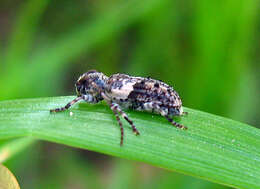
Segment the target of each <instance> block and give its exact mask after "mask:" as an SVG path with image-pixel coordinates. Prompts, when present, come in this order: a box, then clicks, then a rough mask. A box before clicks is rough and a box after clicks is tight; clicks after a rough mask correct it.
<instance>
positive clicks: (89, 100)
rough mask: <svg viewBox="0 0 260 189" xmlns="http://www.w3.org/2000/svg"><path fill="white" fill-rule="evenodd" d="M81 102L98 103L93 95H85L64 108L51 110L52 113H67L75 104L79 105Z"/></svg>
mask: <svg viewBox="0 0 260 189" xmlns="http://www.w3.org/2000/svg"><path fill="white" fill-rule="evenodd" d="M80 100H84V101H86V102H89V103H97V102H98V101H97V99H96V98H94V97H93V96H92V95H89V94H87V95H83V96H79V97H77V98H75V99H74V100H72V101H70V102H69V103H68V104H67V105H66V106H64V107H61V108H56V109H52V110H50V112H51V113H53V112H62V111H65V110H67V109H69V108H70V107H71V106H72V105H73V104H75V103H77V102H78V101H80Z"/></svg>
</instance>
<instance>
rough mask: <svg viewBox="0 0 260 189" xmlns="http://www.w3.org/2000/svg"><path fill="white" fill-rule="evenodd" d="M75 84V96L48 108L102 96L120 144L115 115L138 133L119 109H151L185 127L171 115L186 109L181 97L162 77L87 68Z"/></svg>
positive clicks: (174, 123)
mask: <svg viewBox="0 0 260 189" xmlns="http://www.w3.org/2000/svg"><path fill="white" fill-rule="evenodd" d="M75 86H76V92H77V96H78V97H77V98H75V99H74V100H72V101H71V102H69V103H68V104H67V105H66V106H64V107H61V108H57V109H53V110H50V111H51V112H60V111H64V110H66V109H69V108H70V107H71V106H72V105H73V104H75V103H76V102H78V101H80V100H84V101H86V102H89V103H98V102H99V101H102V100H105V101H106V102H107V104H108V105H109V106H110V108H111V110H112V111H113V113H114V114H115V116H116V119H117V122H118V124H119V126H120V129H121V142H120V144H121V145H122V144H123V136H124V130H123V125H122V122H121V121H120V118H119V115H121V116H122V117H123V118H124V119H125V120H126V121H127V122H128V123H129V124H130V125H131V126H132V130H133V132H134V133H135V134H136V135H139V131H138V130H137V129H136V127H135V125H134V123H133V121H132V120H131V119H130V118H129V117H128V116H127V114H126V113H125V112H124V111H123V110H122V109H134V110H139V111H148V112H154V113H157V114H160V115H162V116H164V117H165V118H166V119H167V120H168V121H169V122H170V123H171V124H172V125H174V126H175V127H177V128H181V129H187V127H185V126H183V125H181V124H179V123H176V122H175V121H174V120H173V119H172V117H173V116H181V115H183V114H186V112H183V109H182V101H181V99H180V97H179V95H178V93H177V92H176V91H175V90H174V89H173V88H172V87H170V86H169V85H167V84H166V83H164V82H162V81H158V80H155V79H151V78H143V77H132V76H129V75H125V74H114V75H112V76H110V77H107V76H106V75H104V74H103V73H101V72H98V71H95V70H91V71H88V72H87V73H84V74H83V75H81V76H80V77H79V79H78V81H77V82H76V84H75Z"/></svg>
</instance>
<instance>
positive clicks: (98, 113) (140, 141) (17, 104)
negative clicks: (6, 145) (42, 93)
mask: <svg viewBox="0 0 260 189" xmlns="http://www.w3.org/2000/svg"><path fill="white" fill-rule="evenodd" d="M73 98H74V97H57V98H38V99H27V100H14V101H2V102H0V139H1V138H6V137H18V136H34V137H36V138H39V139H43V140H47V141H52V142H57V143H61V144H66V145H69V146H74V147H80V148H83V149H89V150H93V151H97V152H101V153H104V154H109V155H113V156H118V157H122V158H126V159H131V160H137V161H142V162H146V163H149V164H152V165H155V166H158V167H162V168H166V169H169V170H175V171H178V172H182V173H185V174H188V175H193V176H196V177H200V178H203V179H206V180H210V181H214V182H217V183H220V184H224V185H228V186H234V187H238V188H258V187H260V171H259V170H260V131H259V129H256V128H254V127H251V126H249V125H247V124H243V123H240V122H236V121H233V120H230V119H227V118H223V117H219V116H215V115H212V114H208V113H204V112H200V111H197V110H192V109H188V108H185V111H187V112H188V113H189V114H188V115H187V116H182V117H181V118H176V121H177V122H180V123H182V124H184V125H185V126H187V127H188V130H186V131H184V130H180V129H176V128H174V127H172V126H171V125H170V124H169V123H168V122H167V120H165V119H164V118H163V117H161V116H159V115H154V114H150V113H143V112H135V111H130V110H129V111H127V113H128V115H129V117H130V118H131V119H132V120H133V121H134V123H135V125H136V126H137V128H138V130H139V131H140V136H135V135H134V134H133V133H132V130H131V127H130V126H129V125H128V123H127V122H125V121H124V120H122V121H123V125H124V129H125V136H124V145H123V146H122V147H120V145H119V143H120V130H119V126H118V125H117V122H116V119H115V118H114V116H113V114H112V112H111V111H110V109H109V107H108V106H106V105H105V103H101V104H96V105H90V104H86V103H84V102H82V103H79V104H77V105H75V106H74V107H72V108H71V109H70V110H68V111H66V112H61V113H55V114H50V112H49V110H50V109H53V108H57V107H60V106H64V105H65V104H66V103H67V102H69V101H70V100H72V99H73ZM70 112H72V113H73V114H72V115H71V114H70Z"/></svg>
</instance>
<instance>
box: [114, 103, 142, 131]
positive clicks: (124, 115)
mask: <svg viewBox="0 0 260 189" xmlns="http://www.w3.org/2000/svg"><path fill="white" fill-rule="evenodd" d="M112 106H113V107H115V108H116V110H117V111H118V112H119V113H120V115H121V116H122V117H123V118H124V119H125V120H126V121H127V122H128V123H129V124H130V125H131V127H132V130H133V132H134V133H135V134H136V135H139V134H140V133H139V131H138V130H137V129H136V127H135V125H134V123H133V121H132V120H131V119H130V118H129V117H128V116H127V114H126V113H125V112H124V111H123V110H122V109H121V108H120V107H119V105H118V104H116V103H112Z"/></svg>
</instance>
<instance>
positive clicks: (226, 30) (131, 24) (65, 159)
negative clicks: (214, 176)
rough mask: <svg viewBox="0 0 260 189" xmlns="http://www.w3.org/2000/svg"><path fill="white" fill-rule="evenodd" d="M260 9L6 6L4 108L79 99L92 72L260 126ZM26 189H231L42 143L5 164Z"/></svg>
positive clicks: (2, 11)
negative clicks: (81, 81) (125, 77)
mask: <svg viewBox="0 0 260 189" xmlns="http://www.w3.org/2000/svg"><path fill="white" fill-rule="evenodd" d="M259 5H260V2H259V1H257V0H229V1H206V0H201V1H180V0H177V1H171V0H143V1H138V0H132V1H120V0H111V1H105V0H95V1H91V0H77V1H71V0H63V1H57V0H54V1H49V0H27V1H24V0H22V1H18V0H13V1H8V0H1V2H0V65H1V67H0V100H6V99H17V98H34V97H47V96H65V95H74V94H75V93H74V82H75V80H76V79H77V78H78V76H79V75H80V74H82V73H84V72H86V71H87V70H89V69H96V70H99V71H102V72H103V73H105V74H107V75H111V74H113V73H118V72H120V73H126V74H130V75H135V76H145V77H147V76H151V77H152V78H155V79H160V80H163V81H165V82H167V83H169V84H170V85H172V86H173V87H174V88H175V89H176V90H177V91H178V92H179V94H180V96H181V97H182V98H183V104H184V106H187V107H190V108H194V109H199V110H202V111H206V112H210V113H214V114H218V115H221V116H225V117H229V118H232V119H234V120H238V121H242V122H246V123H249V124H252V125H255V126H259V123H260V117H259V116H258V115H259V113H258V110H259V108H258V107H259V105H260V103H259V97H260V95H259V94H260V87H259V86H260V77H259V76H260V65H259V60H260V54H259V53H258V50H259V47H260V37H259V36H260V24H259V23H260V20H259V19H260V7H259ZM6 165H7V167H9V168H10V170H11V171H12V172H13V173H14V174H15V175H16V177H17V179H18V181H19V183H20V185H21V188H27V189H35V188H37V189H38V188H40V189H41V188H42V189H45V188H53V189H56V188H57V189H58V188H65V189H70V188H73V189H81V188H91V189H92V188H109V189H110V188H111V189H112V188H113V189H117V188H166V189H167V188H171V189H174V188H176V189H177V188H178V189H179V188H185V189H186V188H195V189H197V188H200V189H201V188H205V189H211V188H212V189H215V188H216V189H217V188H227V187H224V186H220V185H218V184H213V183H210V182H208V181H204V180H200V179H197V178H193V177H190V176H185V175H181V174H177V173H173V172H169V171H166V170H162V169H159V168H154V167H152V166H150V165H146V164H142V163H138V162H132V161H127V160H122V159H118V158H114V157H110V156H105V155H102V154H98V153H94V152H89V151H86V150H80V149H74V148H70V147H66V146H62V145H56V144H51V143H47V142H37V143H34V145H31V146H30V147H29V148H27V149H26V150H25V151H23V152H21V153H19V154H18V155H17V156H15V157H13V158H12V159H10V160H8V161H7V162H6Z"/></svg>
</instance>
